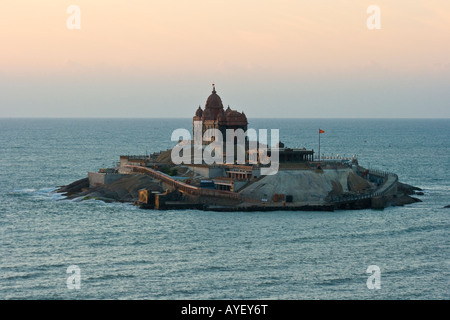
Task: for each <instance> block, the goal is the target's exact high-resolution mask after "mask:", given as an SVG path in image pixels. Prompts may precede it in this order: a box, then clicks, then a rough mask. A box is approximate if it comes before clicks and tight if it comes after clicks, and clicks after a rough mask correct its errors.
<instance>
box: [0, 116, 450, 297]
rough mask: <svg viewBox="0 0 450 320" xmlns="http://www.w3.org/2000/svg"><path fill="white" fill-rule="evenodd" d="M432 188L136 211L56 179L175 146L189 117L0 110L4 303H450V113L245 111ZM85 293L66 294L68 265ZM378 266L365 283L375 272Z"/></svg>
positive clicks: (264, 124)
mask: <svg viewBox="0 0 450 320" xmlns="http://www.w3.org/2000/svg"><path fill="white" fill-rule="evenodd" d="M249 127H252V128H265V129H280V139H281V141H283V142H284V143H285V144H286V145H287V146H292V147H306V148H312V149H314V150H316V151H317V148H318V128H319V127H320V128H321V129H323V130H325V133H324V134H322V135H321V152H322V153H325V154H326V155H337V154H339V155H341V156H352V155H353V154H357V155H358V159H359V161H360V164H361V165H364V166H368V167H371V168H376V169H383V170H388V171H392V172H395V173H397V174H398V175H399V179H400V181H402V182H405V183H409V184H412V185H415V186H418V187H420V188H423V189H424V193H425V195H424V196H418V197H419V198H420V199H422V200H423V202H421V203H416V204H412V205H408V206H405V207H392V208H387V209H385V210H382V211H379V210H361V211H336V212H292V211H289V212H280V211H277V212H233V213H217V212H203V211H197V210H185V211H152V210H140V209H137V208H136V207H134V206H132V205H129V204H119V203H113V204H106V203H103V202H101V201H95V200H89V201H68V200H64V197H62V196H60V195H57V194H55V193H53V191H54V190H55V188H56V187H57V186H60V185H65V184H68V183H71V182H73V181H75V180H77V179H80V178H84V177H86V176H87V172H88V171H97V170H98V169H99V168H102V167H110V166H112V165H113V164H114V163H115V162H117V161H118V159H119V155H121V154H145V153H146V152H154V151H159V150H161V149H163V150H164V149H167V148H170V147H172V146H173V145H174V142H171V141H170V136H171V133H172V130H174V129H176V128H186V129H190V128H191V119H0V150H1V157H0V233H1V246H0V299H286V300H290V299H449V298H450V289H449V288H450V280H449V279H450V246H449V244H450V242H449V230H450V209H444V208H443V207H444V206H446V205H450V196H449V195H450V173H449V168H450V161H449V155H450V142H449V141H450V139H449V138H450V120H448V119H436V120H385V119H250V126H249ZM74 265H75V266H78V268H79V270H80V278H79V279H80V282H79V283H80V288H79V289H69V288H68V285H67V279H68V277H70V276H71V275H72V274H68V273H67V269H68V267H70V266H74ZM371 265H376V266H378V267H379V268H380V289H369V288H368V286H367V280H368V278H369V276H370V275H371V274H369V273H367V272H366V271H367V268H368V267H369V266H371Z"/></svg>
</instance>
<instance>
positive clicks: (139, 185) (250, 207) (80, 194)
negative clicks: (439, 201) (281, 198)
mask: <svg viewBox="0 0 450 320" xmlns="http://www.w3.org/2000/svg"><path fill="white" fill-rule="evenodd" d="M348 184H349V186H352V188H356V189H357V188H363V187H365V185H364V184H363V183H361V181H358V179H357V177H356V178H355V177H354V176H353V175H349V178H348ZM291 187H298V186H295V185H294V186H291ZM340 188H342V187H337V186H336V185H335V182H333V190H332V191H331V192H330V194H333V192H336V190H339V189H340ZM142 189H146V190H150V191H155V192H160V193H163V192H164V191H165V190H167V186H165V185H164V184H163V183H162V182H161V181H159V180H157V179H154V178H151V177H150V176H147V175H143V174H128V175H123V177H121V178H120V179H118V180H116V181H114V182H112V183H108V184H103V185H99V186H94V187H90V186H89V179H88V178H83V179H80V180H77V181H74V182H72V183H70V184H68V185H66V186H61V187H59V188H58V189H57V190H56V191H55V192H57V193H60V194H62V195H63V196H65V197H66V199H69V200H71V199H81V200H89V199H95V200H101V201H104V202H108V203H110V202H124V203H133V204H138V200H139V190H142ZM356 189H355V190H356ZM341 192H342V190H341ZM244 194H245V193H244ZM252 194H254V191H252V189H251V188H249V189H248V190H247V194H246V196H249V195H252ZM420 195H423V190H422V189H421V188H418V187H415V186H411V185H409V184H405V183H401V182H398V185H397V193H396V194H395V195H392V196H389V197H386V198H385V199H383V203H382V205H381V207H380V208H384V207H386V206H404V205H408V204H413V203H416V202H421V201H422V200H420V199H419V198H417V197H415V196H420ZM256 198H257V197H256ZM183 204H184V205H183ZM167 208H168V209H170V208H171V209H186V208H196V209H203V210H209V211H276V210H302V211H334V210H344V209H353V210H358V209H367V208H376V206H374V200H373V199H370V198H369V199H363V200H357V201H353V202H348V203H343V204H333V203H314V202H309V203H308V202H303V203H288V204H286V203H284V204H283V203H270V202H268V203H261V202H258V203H256V204H255V202H254V201H253V202H252V201H250V202H245V201H243V202H241V203H234V202H233V203H232V202H228V201H223V200H222V201H219V199H212V198H211V199H208V198H204V199H198V198H197V199H196V200H195V201H194V202H193V200H192V198H188V197H184V196H179V197H178V198H177V201H172V204H171V205H170V203H169V204H168V206H167Z"/></svg>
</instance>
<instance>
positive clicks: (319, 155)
mask: <svg viewBox="0 0 450 320" xmlns="http://www.w3.org/2000/svg"><path fill="white" fill-rule="evenodd" d="M319 163H320V128H319Z"/></svg>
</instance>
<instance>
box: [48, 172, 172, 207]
mask: <svg viewBox="0 0 450 320" xmlns="http://www.w3.org/2000/svg"><path fill="white" fill-rule="evenodd" d="M144 188H146V189H149V190H152V191H159V192H162V191H163V188H162V187H161V185H160V183H159V181H157V180H154V179H152V178H151V177H149V176H146V175H132V174H130V175H126V176H124V177H122V178H120V179H119V180H116V181H114V182H112V183H110V184H105V185H101V186H97V187H93V188H89V181H88V179H87V178H86V179H82V180H79V181H75V182H73V183H71V184H69V185H67V186H65V187H61V188H60V189H58V190H57V191H56V192H58V193H63V194H64V195H66V196H67V198H66V199H76V198H82V199H96V200H103V201H105V202H112V201H119V202H134V201H137V199H138V198H139V190H140V189H144Z"/></svg>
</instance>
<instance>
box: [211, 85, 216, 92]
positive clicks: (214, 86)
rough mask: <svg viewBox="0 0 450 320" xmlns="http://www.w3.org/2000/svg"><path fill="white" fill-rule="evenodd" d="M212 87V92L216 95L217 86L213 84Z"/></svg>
mask: <svg viewBox="0 0 450 320" xmlns="http://www.w3.org/2000/svg"><path fill="white" fill-rule="evenodd" d="M212 86H213V91H212V92H213V93H216V85H215V84H214V83H213V84H212Z"/></svg>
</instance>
